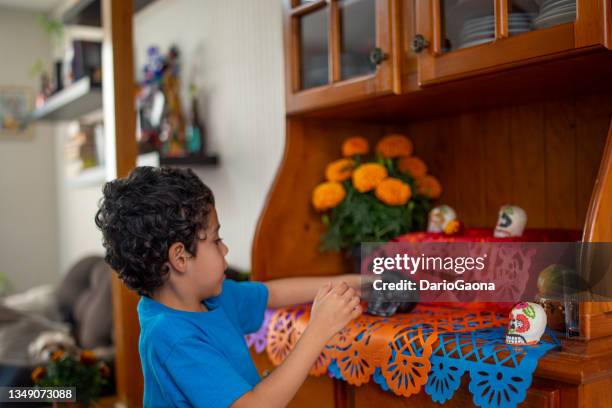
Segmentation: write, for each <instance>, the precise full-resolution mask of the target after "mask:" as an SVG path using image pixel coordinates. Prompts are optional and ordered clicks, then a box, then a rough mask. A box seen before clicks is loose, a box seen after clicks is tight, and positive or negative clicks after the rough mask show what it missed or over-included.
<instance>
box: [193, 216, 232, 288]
mask: <svg viewBox="0 0 612 408" xmlns="http://www.w3.org/2000/svg"><path fill="white" fill-rule="evenodd" d="M220 228H221V225H220V224H219V218H218V217H217V210H216V209H215V208H213V209H212V211H211V212H210V214H209V217H208V227H207V229H206V231H203V232H201V235H200V238H203V237H206V239H200V240H198V243H197V251H196V255H195V256H194V257H192V258H190V259H189V263H188V274H189V276H190V278H191V281H192V282H193V284H194V287H197V288H198V292H201V295H202V298H203V299H206V298H209V297H212V296H217V295H219V294H221V286H222V284H223V279H224V277H225V273H224V272H225V270H226V269H227V262H226V261H225V255H227V253H228V251H229V250H228V248H227V246H226V245H225V244H224V243H223V241H222V239H221V238H220V237H219V229H220Z"/></svg>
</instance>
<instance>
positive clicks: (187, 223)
mask: <svg viewBox="0 0 612 408" xmlns="http://www.w3.org/2000/svg"><path fill="white" fill-rule="evenodd" d="M103 192H104V196H103V197H102V199H101V200H100V205H99V209H98V212H97V213H96V217H95V222H96V225H97V226H98V228H100V230H102V234H103V244H104V248H105V249H106V257H105V260H106V262H107V263H108V264H109V265H110V266H111V267H112V268H113V269H114V270H115V271H117V274H118V275H119V278H120V279H121V280H122V281H123V282H124V283H125V284H126V285H127V286H128V287H129V288H130V289H133V290H135V291H137V292H138V293H139V294H140V295H146V296H151V294H152V292H153V291H154V290H155V289H156V288H159V287H160V286H162V285H163V284H164V282H165V281H166V279H167V278H168V272H169V268H168V265H167V262H168V250H169V248H170V246H171V245H172V244H173V243H175V242H182V243H183V244H184V245H185V248H186V249H187V251H188V252H189V253H190V254H192V255H195V254H196V248H197V241H198V239H199V235H198V234H199V232H200V231H202V230H204V229H206V228H207V223H208V218H209V217H208V216H209V214H210V211H211V210H212V208H213V207H214V205H215V200H214V196H213V193H212V191H211V190H210V189H209V188H208V187H207V186H206V185H205V184H204V183H202V181H201V180H200V179H199V178H198V176H196V175H195V173H194V172H193V171H192V170H191V169H187V170H182V169H173V168H155V167H137V168H135V169H134V170H133V171H132V172H131V173H130V175H129V176H128V177H127V178H125V179H117V180H114V181H111V182H108V183H106V184H105V185H104V189H103Z"/></svg>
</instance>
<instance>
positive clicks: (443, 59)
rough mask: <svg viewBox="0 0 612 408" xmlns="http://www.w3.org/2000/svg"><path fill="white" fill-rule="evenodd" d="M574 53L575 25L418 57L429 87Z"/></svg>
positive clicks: (421, 76) (421, 78)
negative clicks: (536, 60)
mask: <svg viewBox="0 0 612 408" xmlns="http://www.w3.org/2000/svg"><path fill="white" fill-rule="evenodd" d="M430 38H431V37H430ZM573 50H574V24H572V23H570V24H563V25H559V26H555V27H551V28H547V29H543V30H535V31H532V32H530V33H527V34H524V35H521V36H515V37H509V38H501V39H498V40H496V41H494V42H492V43H488V44H483V45H479V46H476V47H470V48H464V49H460V50H456V51H453V52H449V53H445V54H441V55H435V50H432V51H429V50H425V51H423V53H421V54H420V55H419V84H420V85H421V86H427V85H432V84H436V83H441V82H445V81H449V80H454V79H458V78H465V77H469V76H473V75H477V74H483V73H487V72H494V71H498V70H502V69H507V68H510V67H516V66H519V65H523V64H527V63H533V62H534V60H535V59H538V60H546V59H551V58H559V57H560V56H562V55H563V53H564V52H571V51H573Z"/></svg>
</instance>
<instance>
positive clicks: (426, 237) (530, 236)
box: [392, 228, 582, 242]
mask: <svg viewBox="0 0 612 408" xmlns="http://www.w3.org/2000/svg"><path fill="white" fill-rule="evenodd" d="M581 236H582V232H581V231H576V230H567V229H544V228H532V229H526V230H525V232H524V233H523V235H522V236H520V237H509V238H497V237H494V236H493V229H492V228H466V229H465V232H464V233H463V234H461V235H452V236H449V235H444V234H443V233H431V232H411V233H408V234H405V235H400V236H399V237H397V238H395V239H393V240H392V242H571V241H578V240H580V239H581Z"/></svg>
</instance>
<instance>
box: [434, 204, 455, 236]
mask: <svg viewBox="0 0 612 408" xmlns="http://www.w3.org/2000/svg"><path fill="white" fill-rule="evenodd" d="M456 219H457V213H455V210H453V208H452V207H450V206H448V205H439V206H437V207H434V208H433V209H432V210H431V211H430V212H429V223H428V224H427V232H442V231H444V227H446V224H448V223H449V222H450V221H452V220H456Z"/></svg>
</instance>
